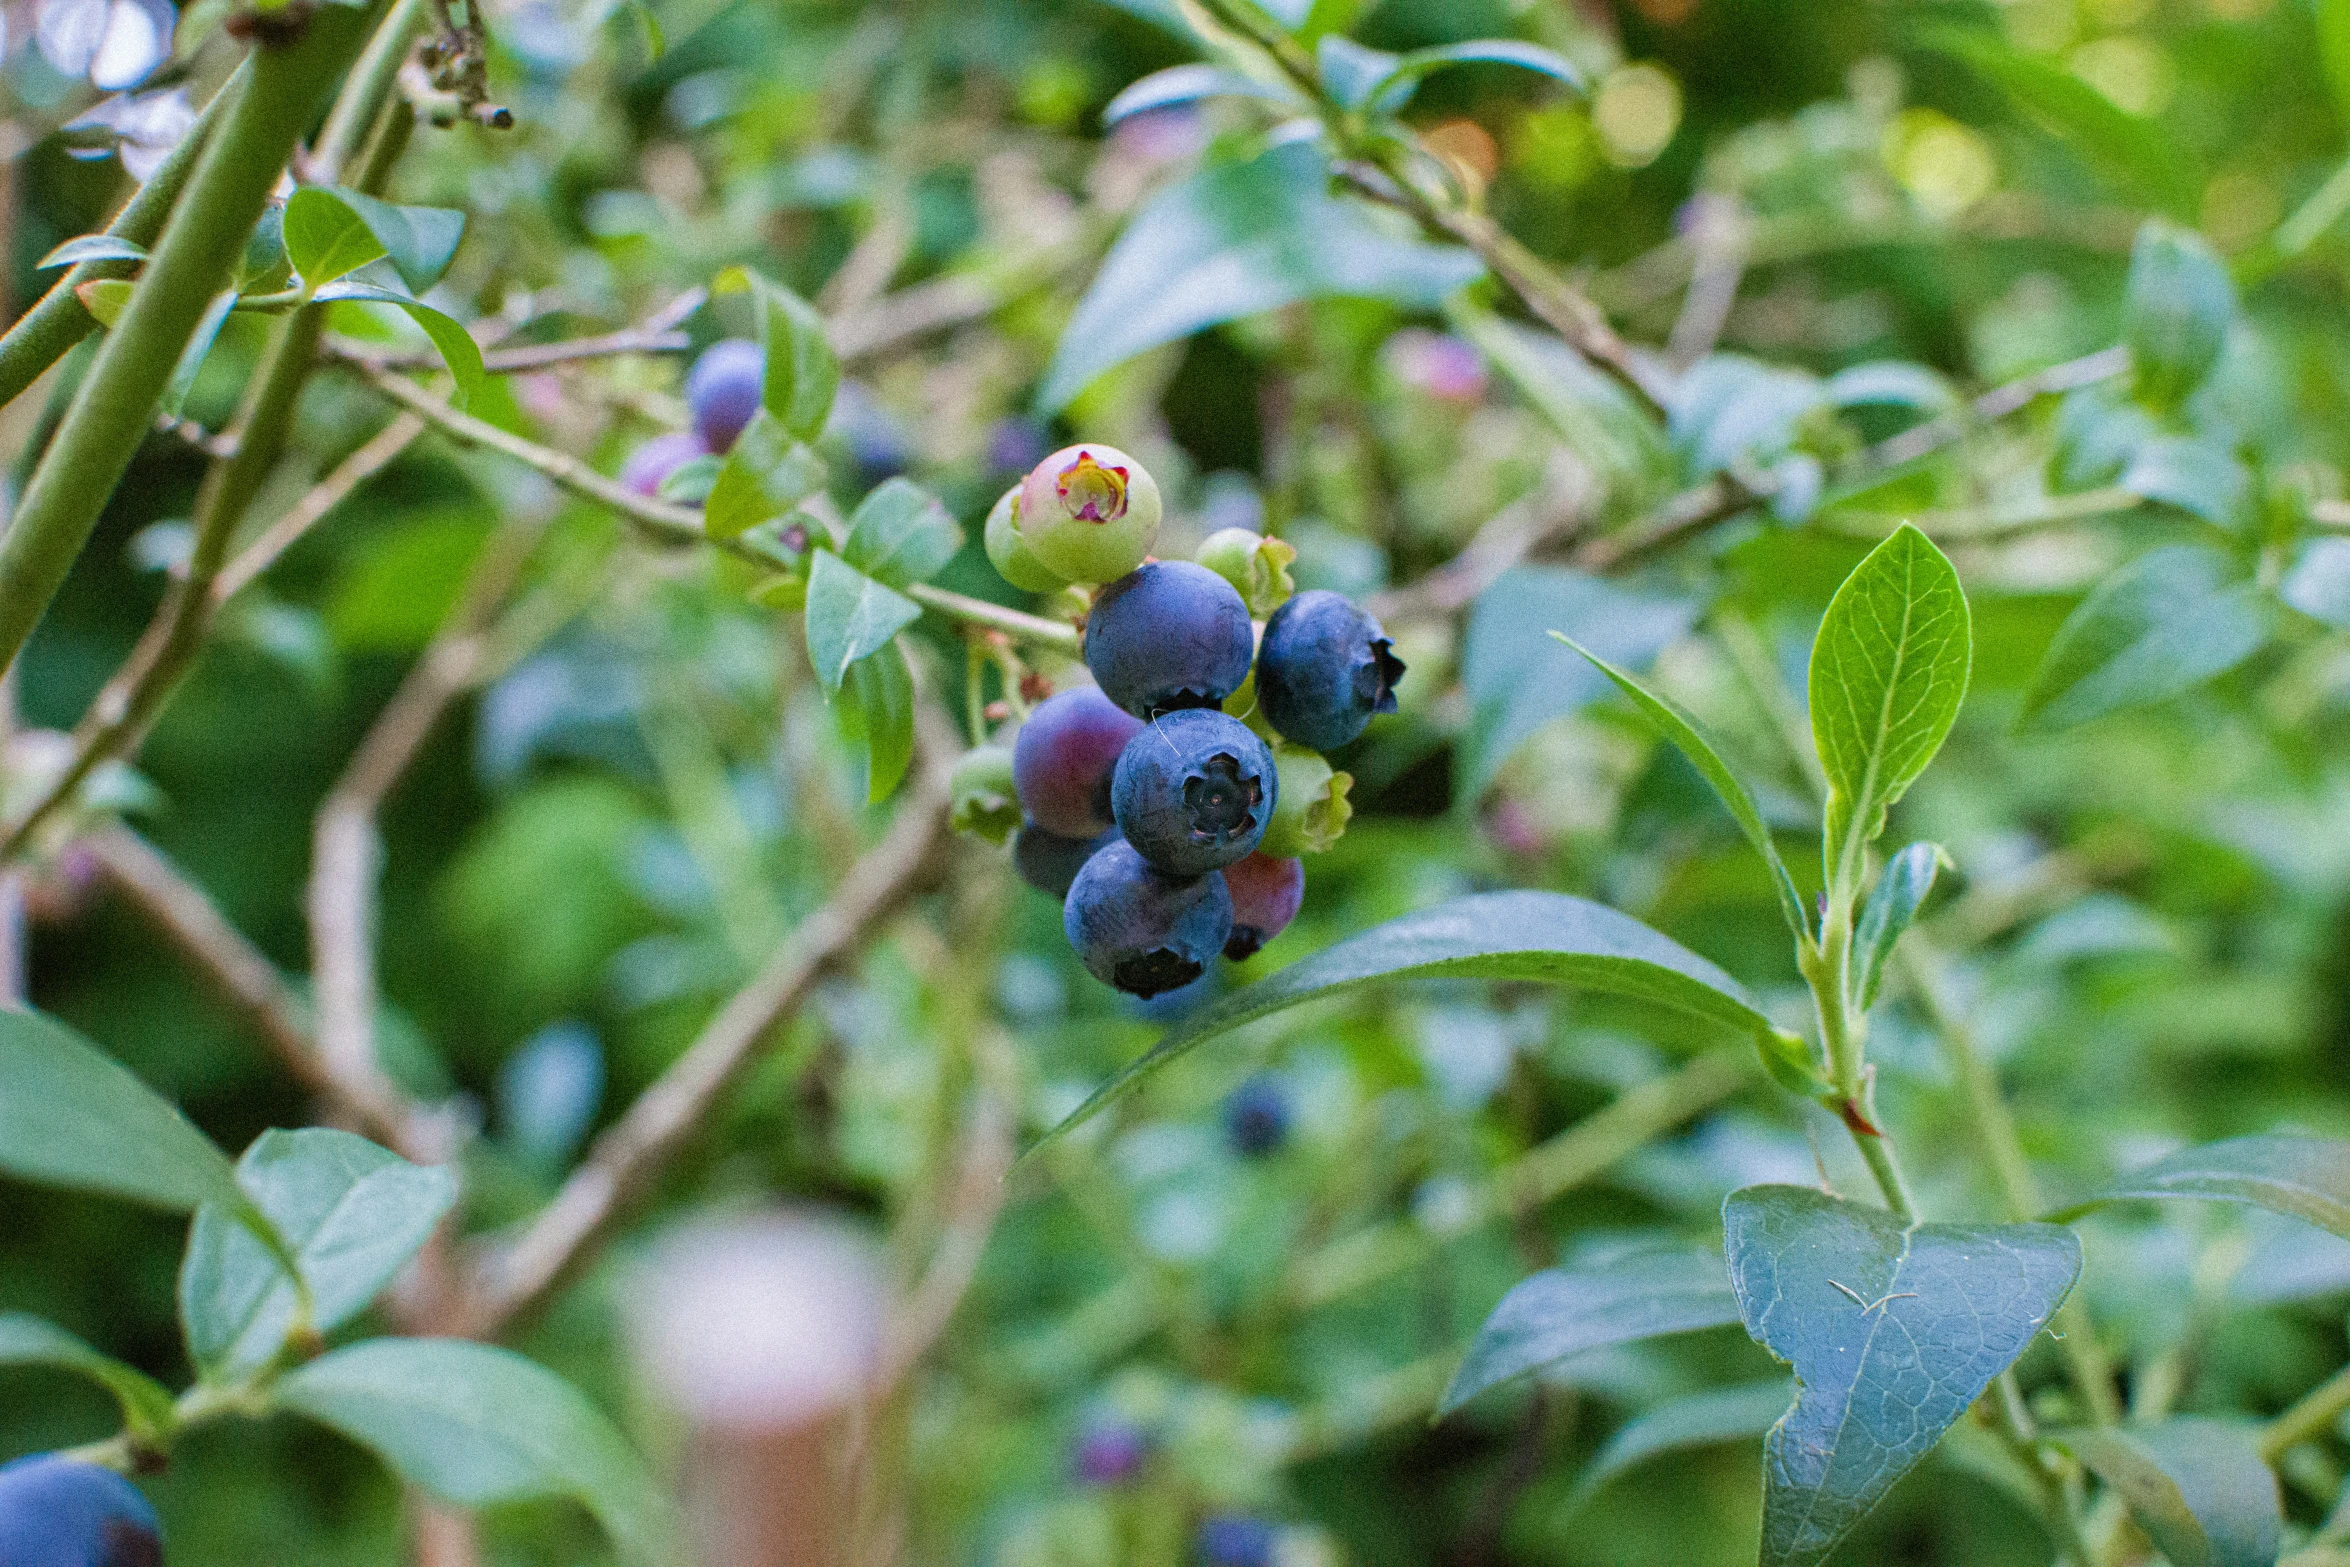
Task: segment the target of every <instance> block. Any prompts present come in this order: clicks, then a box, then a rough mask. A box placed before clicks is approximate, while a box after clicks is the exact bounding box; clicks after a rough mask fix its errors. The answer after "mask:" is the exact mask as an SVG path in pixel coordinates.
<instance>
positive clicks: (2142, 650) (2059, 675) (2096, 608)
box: [2022, 544, 2269, 729]
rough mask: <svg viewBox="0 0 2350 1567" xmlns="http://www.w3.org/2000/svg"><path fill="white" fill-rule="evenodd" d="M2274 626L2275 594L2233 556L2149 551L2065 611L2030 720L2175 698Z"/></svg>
mask: <svg viewBox="0 0 2350 1567" xmlns="http://www.w3.org/2000/svg"><path fill="white" fill-rule="evenodd" d="M2268 633H2269V605H2268V602H2267V600H2266V598H2265V597H2264V596H2263V595H2262V594H2261V592H2260V589H2259V586H2258V585H2257V584H2256V583H2254V582H2252V581H2251V580H2249V579H2245V578H2238V577H2237V575H2236V569H2235V566H2234V565H2233V563H2232V562H2230V561H2229V560H2228V558H2227V557H2226V556H2224V555H2222V554H2220V553H2219V552H2218V551H2216V550H2211V549H2206V548H2204V547H2203V546H2201V545H2198V544H2172V545H2166V546H2165V547H2163V548H2161V549H2157V550H2149V551H2147V552H2146V553H2145V554H2143V555H2141V556H2139V557H2138V558H2137V559H2136V560H2134V561H2131V562H2130V563H2129V564H2128V565H2126V566H2124V567H2122V569H2121V570H2119V571H2117V572H2115V573H2114V574H2113V575H2112V576H2110V577H2108V578H2106V579H2105V580H2104V581H2103V582H2101V583H2099V584H2098V585H2097V589H2096V591H2095V592H2093V593H2091V594H2090V595H2089V596H2088V597H2087V598H2086V599H2083V600H2082V601H2081V604H2080V606H2079V607H2078V608H2077V609H2075V610H2074V611H2073V612H2072V613H2071V614H2070V615H2068V616H2066V617H2065V622H2064V624H2063V625H2062V626H2059V627H2058V628H2057V631H2056V640H2055V641H2054V642H2053V643H2051V644H2050V645H2049V648H2048V656H2047V657H2046V658H2045V659H2043V660H2042V661H2041V664H2040V668H2039V672H2038V673H2037V674H2035V675H2034V676H2033V677H2032V685H2031V689H2030V690H2028V691H2027V692H2025V694H2024V705H2023V712H2022V719H2023V722H2025V723H2026V724H2028V725H2031V726H2033V727H2035V728H2040V729H2063V728H2066V727H2069V726H2070V725H2073V724H2079V723H2085V722H2087V721H2088V720H2089V719H2092V718H2100V717H2103V716H2104V715H2106V714H2108V713H2115V712H2119V711H2121V710H2122V709H2124V708H2129V707H2140V706H2144V705H2145V704H2147V703H2150V702H2161V701H2166V700H2168V699H2169V698H2171V697H2174V696H2177V695H2179V694H2180V693H2181V692H2184V691H2190V690H2193V689H2194V688H2195V687H2196V686H2199V685H2201V684H2202V683H2203V682H2204V681H2206V680H2209V679H2212V678H2213V677H2214V676H2217V675H2221V674H2224V673H2226V672H2227V671H2228V670H2231V669H2233V668H2235V667H2236V666H2237V665H2238V664H2241V663H2242V662H2244V660H2246V659H2248V658H2250V657H2251V656H2252V655H2253V654H2254V653H2256V652H2258V651H2259V650H2260V647H2261V644H2263V643H2264V642H2266V641H2267V640H2268Z"/></svg>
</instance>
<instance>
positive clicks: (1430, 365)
mask: <svg viewBox="0 0 2350 1567" xmlns="http://www.w3.org/2000/svg"><path fill="white" fill-rule="evenodd" d="M1382 353H1383V356H1384V357H1385V359H1386V360H1387V366H1388V368H1389V369H1390V370H1391V371H1393V372H1394V375H1395V378H1396V379H1397V380H1398V381H1401V382H1402V383H1403V384H1404V385H1406V386H1408V387H1411V388H1412V389H1413V390H1415V391H1419V392H1425V393H1426V394H1427V395H1428V396H1430V397H1433V398H1435V399H1437V400H1438V401H1440V402H1447V403H1474V402H1479V401H1482V400H1483V398H1484V396H1485V387H1486V377H1485V356H1484V355H1482V354H1480V353H1478V352H1477V350H1476V348H1475V346H1474V345H1472V344H1470V343H1467V342H1465V341H1463V340H1462V339H1460V338H1457V337H1454V336H1452V335H1451V334H1449V333H1445V332H1431V331H1429V330H1428V329H1427V328H1425V327H1410V326H1408V327H1405V328H1404V329H1403V330H1402V331H1400V332H1398V333H1396V334H1395V335H1394V336H1393V337H1390V338H1389V339H1388V340H1387V346H1386V348H1385V349H1384V350H1383V351H1382Z"/></svg>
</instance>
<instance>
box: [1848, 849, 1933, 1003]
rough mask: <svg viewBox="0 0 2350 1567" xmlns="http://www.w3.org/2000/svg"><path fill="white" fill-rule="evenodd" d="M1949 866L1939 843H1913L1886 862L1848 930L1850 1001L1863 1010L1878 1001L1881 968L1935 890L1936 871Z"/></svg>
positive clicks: (1881, 974)
mask: <svg viewBox="0 0 2350 1567" xmlns="http://www.w3.org/2000/svg"><path fill="white" fill-rule="evenodd" d="M1949 863H1950V857H1949V856H1948V855H1946V854H1944V853H1943V852H1942V845H1940V844H1938V843H1913V844H1911V845H1910V846H1909V847H1908V848H1906V849H1904V850H1902V851H1901V852H1900V853H1899V854H1896V855H1895V856H1893V858H1892V859H1890V860H1887V861H1886V862H1885V869H1884V871H1883V872H1882V873H1881V874H1880V875H1879V876H1878V877H1877V885H1876V886H1875V887H1873V888H1871V889H1870V891H1869V901H1868V902H1867V904H1865V905H1864V906H1863V907H1862V909H1861V911H1860V922H1859V923H1858V924H1857V925H1856V926H1855V927H1854V928H1853V932H1852V950H1853V963H1852V998H1853V1001H1854V1002H1855V1003H1856V1004H1857V1005H1858V1006H1859V1007H1860V1009H1861V1010H1862V1011H1863V1012H1866V1011H1867V1010H1868V1009H1869V1008H1870V1007H1872V1006H1875V1005H1876V1003H1877V992H1878V990H1879V989H1880V988H1881V987H1882V986H1883V985H1884V983H1885V965H1886V964H1887V963H1889V962H1891V961H1892V959H1893V948H1894V946H1895V944H1896V943H1898V942H1899V941H1900V940H1901V933H1902V932H1903V931H1905V930H1907V929H1909V924H1910V921H1912V920H1914V919H1916V918H1917V914H1918V908H1919V906H1920V905H1922V904H1923V903H1924V902H1925V901H1926V895H1927V894H1928V893H1931V892H1932V891H1933V890H1934V873H1935V872H1936V871H1938V870H1940V869H1941V868H1942V867H1943V866H1945V865H1947V864H1949Z"/></svg>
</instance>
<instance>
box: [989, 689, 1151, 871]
mask: <svg viewBox="0 0 2350 1567" xmlns="http://www.w3.org/2000/svg"><path fill="white" fill-rule="evenodd" d="M1141 732H1142V721H1141V720H1140V719H1138V718H1136V717H1134V716H1133V715H1132V714H1130V713H1128V712H1126V711H1124V710H1123V709H1121V708H1120V707H1119V706H1118V705H1117V704H1116V703H1114V702H1112V701H1111V700H1110V699H1109V698H1108V697H1106V696H1104V695H1102V694H1101V692H1100V691H1098V690H1096V689H1095V688H1094V687H1092V686H1076V687H1073V688H1071V689H1070V690H1067V691H1063V692H1061V693H1059V694H1058V695H1056V696H1049V697H1047V698H1045V699H1044V700H1043V701H1042V702H1040V703H1038V704H1037V706H1036V710H1035V711H1034V712H1032V713H1030V714H1029V715H1028V721H1027V722H1026V723H1024V724H1022V725H1021V726H1020V733H1019V735H1018V736H1017V737H1016V738H1015V739H1014V740H1013V742H1012V787H1013V788H1015V789H1016V790H1018V791H1019V794H1020V808H1021V809H1022V810H1023V811H1025V812H1027V813H1028V819H1029V820H1030V821H1032V822H1035V823H1036V824H1037V825H1038V826H1040V827H1045V828H1049V829H1051V830H1052V831H1054V832H1057V833H1059V834H1060V835H1061V836H1062V837H1064V838H1092V837H1094V836H1096V835H1098V834H1100V833H1105V832H1108V831H1109V830H1110V821H1111V817H1110V774H1111V772H1112V770H1114V769H1115V768H1116V767H1117V765H1118V757H1119V754H1120V753H1121V752H1123V751H1124V750H1125V749H1126V742H1127V741H1129V740H1132V739H1133V738H1134V737H1135V736H1136V735H1137V734H1139V733H1141Z"/></svg>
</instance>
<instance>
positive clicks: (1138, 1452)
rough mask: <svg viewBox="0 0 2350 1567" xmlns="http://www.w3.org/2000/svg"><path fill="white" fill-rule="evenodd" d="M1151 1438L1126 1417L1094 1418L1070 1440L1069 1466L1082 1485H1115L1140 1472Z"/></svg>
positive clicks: (1147, 1454) (1149, 1447)
mask: <svg viewBox="0 0 2350 1567" xmlns="http://www.w3.org/2000/svg"><path fill="white" fill-rule="evenodd" d="M1150 1449H1151V1444H1150V1438H1149V1437H1148V1436H1147V1435H1145V1434H1144V1433H1143V1432H1142V1430H1141V1429H1140V1428H1138V1427H1136V1426H1134V1425H1132V1424H1130V1423H1129V1422H1127V1421H1124V1420H1119V1419H1116V1418H1114V1417H1113V1418H1109V1419H1101V1420H1093V1421H1089V1422H1087V1424H1086V1425H1085V1427H1084V1428H1083V1429H1082V1430H1080V1431H1079V1432H1078V1433H1077V1440H1076V1441H1075V1442H1074V1443H1072V1444H1071V1446H1070V1451H1069V1467H1070V1469H1071V1470H1072V1471H1073V1472H1075V1474H1076V1476H1077V1479H1078V1481H1079V1483H1081V1484H1084V1485H1117V1484H1119V1483H1121V1482H1122V1481H1126V1480H1131V1479H1133V1478H1134V1477H1135V1475H1136V1474H1138V1473H1140V1472H1141V1469H1142V1462H1143V1460H1144V1459H1146V1458H1148V1457H1149V1456H1150Z"/></svg>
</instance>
